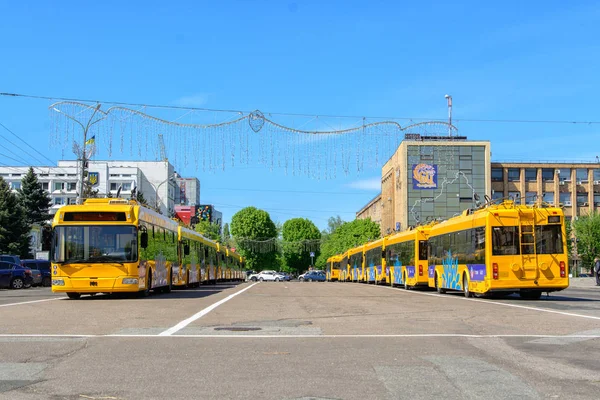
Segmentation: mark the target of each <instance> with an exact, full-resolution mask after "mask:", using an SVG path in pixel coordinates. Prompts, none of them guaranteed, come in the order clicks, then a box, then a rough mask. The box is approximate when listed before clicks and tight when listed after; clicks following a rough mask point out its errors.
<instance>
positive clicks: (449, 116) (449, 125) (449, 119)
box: [444, 94, 452, 136]
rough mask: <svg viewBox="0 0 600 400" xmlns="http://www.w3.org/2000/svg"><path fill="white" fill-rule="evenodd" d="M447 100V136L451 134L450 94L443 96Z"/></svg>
mask: <svg viewBox="0 0 600 400" xmlns="http://www.w3.org/2000/svg"><path fill="white" fill-rule="evenodd" d="M444 97H445V98H446V100H448V136H452V96H450V95H449V94H447V95H445V96H444Z"/></svg>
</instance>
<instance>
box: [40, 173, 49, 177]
mask: <svg viewBox="0 0 600 400" xmlns="http://www.w3.org/2000/svg"><path fill="white" fill-rule="evenodd" d="M40 176H41V177H44V176H46V177H48V176H50V174H40Z"/></svg>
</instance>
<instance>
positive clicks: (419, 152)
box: [356, 140, 600, 235]
mask: <svg viewBox="0 0 600 400" xmlns="http://www.w3.org/2000/svg"><path fill="white" fill-rule="evenodd" d="M475 193H477V194H478V195H479V197H480V201H484V195H487V196H489V197H490V198H491V199H494V200H497V199H501V198H511V199H513V200H515V201H516V202H517V203H519V204H534V203H535V202H541V201H544V202H546V203H549V204H553V205H561V206H562V207H563V208H564V213H565V218H566V219H567V220H571V219H572V218H574V217H576V216H579V215H585V214H588V213H590V212H593V211H598V210H599V209H600V164H599V163H566V162H565V163H541V162H527V163H509V162H491V152H490V143H489V142H486V141H482V142H473V141H467V140H465V141H443V140H442V141H427V140H423V141H410V140H404V141H403V142H402V143H401V144H400V146H399V147H398V150H397V151H396V153H394V155H393V156H392V157H391V158H390V159H389V160H388V162H387V163H386V164H385V165H384V166H383V168H382V178H381V193H380V194H379V195H377V196H376V197H375V198H374V199H372V200H371V201H369V203H367V204H366V205H365V206H364V207H363V208H362V209H360V210H359V211H358V212H357V213H356V218H371V219H372V220H373V221H377V222H379V223H380V226H381V234H382V235H387V234H390V233H392V232H394V231H399V230H403V229H406V227H408V226H411V225H416V224H418V223H423V222H427V220H428V219H430V218H436V219H446V218H449V217H452V216H453V215H456V214H458V213H460V212H462V211H463V210H465V209H467V208H471V207H473V206H475V205H476V204H477V202H476V200H475V199H474V194H475Z"/></svg>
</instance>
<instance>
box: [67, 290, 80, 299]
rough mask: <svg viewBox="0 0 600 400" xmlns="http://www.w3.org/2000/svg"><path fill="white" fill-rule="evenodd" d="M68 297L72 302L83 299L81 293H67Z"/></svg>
mask: <svg viewBox="0 0 600 400" xmlns="http://www.w3.org/2000/svg"><path fill="white" fill-rule="evenodd" d="M67 296H68V297H69V298H70V299H71V300H77V299H79V298H80V297H81V293H75V292H67Z"/></svg>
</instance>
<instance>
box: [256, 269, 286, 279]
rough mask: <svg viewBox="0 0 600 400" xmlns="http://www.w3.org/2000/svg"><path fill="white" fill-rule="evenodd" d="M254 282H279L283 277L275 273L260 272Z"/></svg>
mask: <svg viewBox="0 0 600 400" xmlns="http://www.w3.org/2000/svg"><path fill="white" fill-rule="evenodd" d="M256 280H257V281H261V282H262V281H275V282H279V281H283V280H285V276H283V275H281V274H280V273H279V272H277V271H261V272H260V273H258V274H257V275H256Z"/></svg>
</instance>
